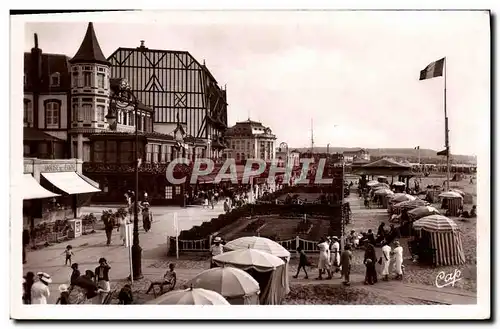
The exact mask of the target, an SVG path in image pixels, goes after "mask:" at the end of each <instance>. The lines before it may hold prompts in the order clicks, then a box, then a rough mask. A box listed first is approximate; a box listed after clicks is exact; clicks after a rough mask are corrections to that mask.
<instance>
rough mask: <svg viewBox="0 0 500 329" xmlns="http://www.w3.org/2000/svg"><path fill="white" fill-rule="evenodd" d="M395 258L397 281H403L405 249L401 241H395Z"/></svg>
mask: <svg viewBox="0 0 500 329" xmlns="http://www.w3.org/2000/svg"><path fill="white" fill-rule="evenodd" d="M392 253H393V254H394V258H395V264H394V265H395V270H396V279H397V280H402V279H403V247H401V245H400V243H399V241H394V250H393V251H392Z"/></svg>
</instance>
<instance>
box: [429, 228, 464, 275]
mask: <svg viewBox="0 0 500 329" xmlns="http://www.w3.org/2000/svg"><path fill="white" fill-rule="evenodd" d="M430 235H431V248H433V249H435V250H436V265H437V266H448V265H462V264H465V254H464V249H463V246H462V238H461V234H460V231H458V230H456V231H453V232H432V233H430Z"/></svg>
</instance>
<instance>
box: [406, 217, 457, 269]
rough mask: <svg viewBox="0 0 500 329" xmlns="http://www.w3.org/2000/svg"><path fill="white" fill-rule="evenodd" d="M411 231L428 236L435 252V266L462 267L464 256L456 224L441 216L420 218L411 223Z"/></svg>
mask: <svg viewBox="0 0 500 329" xmlns="http://www.w3.org/2000/svg"><path fill="white" fill-rule="evenodd" d="M413 229H414V230H416V231H419V232H420V234H424V232H422V231H425V232H426V233H428V234H429V235H430V241H431V248H433V249H435V250H436V259H435V265H437V266H440V265H443V266H446V265H462V264H464V263H465V254H464V249H463V246H462V238H461V233H460V230H459V228H458V226H457V224H456V223H455V222H454V221H453V220H452V219H450V218H448V217H445V216H441V215H430V216H426V217H422V218H420V219H419V220H417V221H415V222H414V223H413Z"/></svg>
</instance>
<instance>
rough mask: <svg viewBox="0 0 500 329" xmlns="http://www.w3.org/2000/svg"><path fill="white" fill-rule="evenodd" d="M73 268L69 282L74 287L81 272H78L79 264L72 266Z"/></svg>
mask: <svg viewBox="0 0 500 329" xmlns="http://www.w3.org/2000/svg"><path fill="white" fill-rule="evenodd" d="M71 268H72V269H73V272H72V273H71V277H70V279H69V282H70V284H71V286H73V285H74V284H75V281H76V279H78V278H79V277H80V271H79V270H78V263H73V264H71Z"/></svg>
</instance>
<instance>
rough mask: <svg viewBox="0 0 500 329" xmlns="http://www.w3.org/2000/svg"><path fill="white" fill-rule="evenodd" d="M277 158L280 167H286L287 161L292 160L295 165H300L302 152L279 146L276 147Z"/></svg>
mask: <svg viewBox="0 0 500 329" xmlns="http://www.w3.org/2000/svg"><path fill="white" fill-rule="evenodd" d="M276 159H277V160H278V165H279V166H280V167H284V166H285V164H286V163H287V161H290V162H291V164H292V166H293V167H297V166H299V165H300V152H299V151H297V150H289V149H288V148H282V147H278V148H277V149H276Z"/></svg>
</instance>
